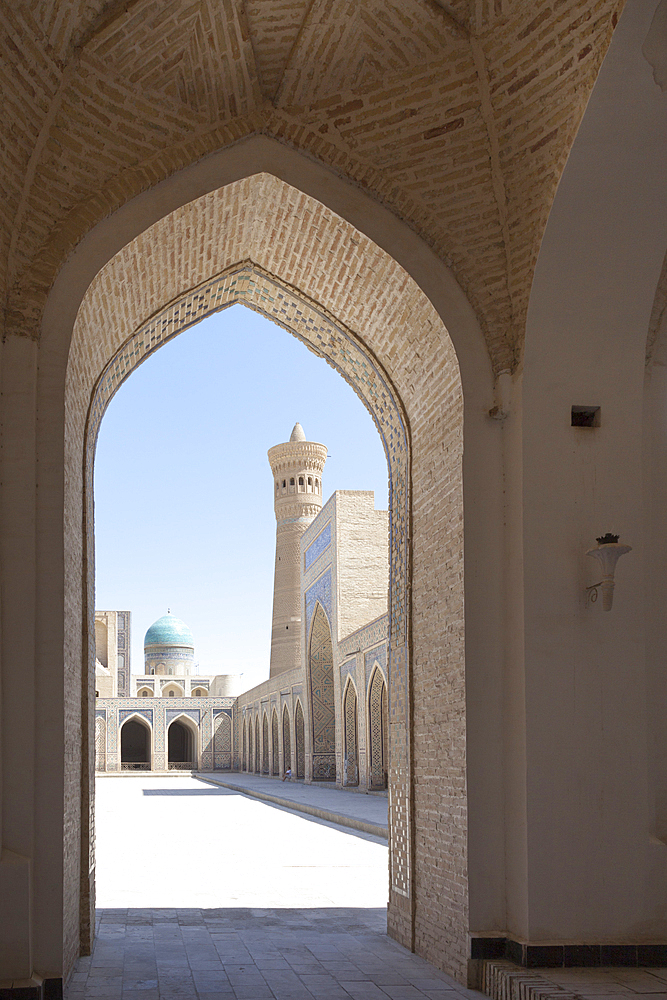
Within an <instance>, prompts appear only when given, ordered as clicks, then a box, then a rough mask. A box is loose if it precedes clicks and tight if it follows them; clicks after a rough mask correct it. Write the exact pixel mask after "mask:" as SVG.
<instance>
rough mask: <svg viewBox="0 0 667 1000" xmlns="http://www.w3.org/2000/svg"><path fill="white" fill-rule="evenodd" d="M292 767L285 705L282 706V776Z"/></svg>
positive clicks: (289, 732) (287, 711)
mask: <svg viewBox="0 0 667 1000" xmlns="http://www.w3.org/2000/svg"><path fill="white" fill-rule="evenodd" d="M291 767H292V734H291V731H290V717H289V709H288V707H287V705H284V706H283V774H284V773H285V771H287V770H288V769H289V768H291Z"/></svg>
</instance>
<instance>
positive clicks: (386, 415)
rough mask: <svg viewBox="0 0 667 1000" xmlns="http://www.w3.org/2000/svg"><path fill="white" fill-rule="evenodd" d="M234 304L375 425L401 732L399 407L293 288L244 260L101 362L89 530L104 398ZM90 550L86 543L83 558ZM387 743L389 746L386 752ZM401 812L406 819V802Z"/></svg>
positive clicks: (404, 706) (404, 640) (403, 606)
mask: <svg viewBox="0 0 667 1000" xmlns="http://www.w3.org/2000/svg"><path fill="white" fill-rule="evenodd" d="M237 303H239V304H243V305H246V306H248V307H249V308H252V309H255V310H256V311H257V312H260V313H262V314H263V315H264V316H266V317H267V318H268V319H271V320H273V321H274V322H275V323H277V324H278V325H279V326H282V327H283V328H284V329H286V330H288V331H289V332H290V333H293V334H294V335H295V336H297V337H298V338H299V339H301V340H303V341H304V342H305V343H307V344H308V345H309V346H311V347H312V348H313V349H314V350H315V351H316V352H317V353H319V354H320V355H321V356H322V357H324V358H325V359H326V360H327V361H328V362H329V364H331V366H332V367H334V368H335V369H337V370H338V371H339V372H340V373H341V374H342V375H343V377H344V378H346V380H347V381H348V382H349V383H350V385H351V386H352V387H353V388H354V389H355V391H356V392H357V394H358V395H359V396H360V398H361V399H362V400H363V401H364V402H365V403H366V405H367V406H368V408H369V410H370V412H371V414H372V415H373V418H374V420H375V423H376V426H377V428H378V432H379V434H380V436H381V438H382V442H383V445H384V448H385V453H386V455H387V460H388V463H389V510H390V522H389V551H390V593H389V608H390V611H389V619H390V623H391V658H390V665H389V669H390V670H391V671H392V703H391V720H392V725H393V724H397V725H400V726H402V731H403V732H404V733H406V734H407V731H408V724H409V717H410V716H409V703H408V691H409V687H408V677H407V669H408V662H409V658H408V642H409V635H408V627H409V622H408V603H407V594H408V584H409V580H408V558H409V542H408V535H409V509H410V495H409V489H410V480H409V472H408V469H409V455H408V439H407V434H406V425H405V421H404V419H403V416H402V410H401V406H400V403H399V401H398V399H397V397H396V396H395V394H394V392H393V390H392V389H391V387H390V385H389V381H388V379H387V378H386V376H385V375H384V373H383V372H382V371H381V370H380V368H379V366H378V365H377V363H376V362H375V361H374V360H373V359H372V358H371V357H370V355H368V353H367V352H366V351H365V350H364V348H363V346H362V344H361V343H360V341H359V340H358V339H357V338H356V336H355V335H354V334H353V333H352V332H351V331H350V330H347V329H346V328H345V327H343V326H342V325H341V324H339V323H337V322H336V321H335V320H334V319H333V318H332V317H331V316H329V315H328V314H327V313H326V312H325V310H323V309H322V308H320V307H318V306H317V305H316V304H315V303H314V302H312V301H310V300H308V299H307V298H305V297H303V296H300V295H297V294H296V293H295V292H294V290H293V289H290V288H288V287H286V286H284V285H283V284H282V283H281V282H280V281H279V280H278V279H276V278H275V277H273V276H272V275H269V274H267V273H266V272H264V271H263V270H262V269H261V268H259V267H257V266H256V265H254V264H252V263H251V262H245V263H243V264H242V265H240V266H237V267H234V268H233V269H231V270H230V271H228V272H227V273H225V274H222V275H219V276H218V277H217V278H215V279H212V280H211V281H209V282H207V283H205V284H204V285H202V286H201V287H200V288H198V289H195V290H193V291H192V292H190V293H188V294H187V295H186V296H184V297H183V298H182V299H181V300H180V301H179V302H177V303H172V304H171V305H169V306H167V307H166V308H165V309H164V310H162V311H161V312H159V313H157V314H156V315H155V316H154V317H152V318H151V319H150V320H149V321H148V322H147V323H145V324H144V325H143V326H142V327H140V328H139V329H138V330H137V332H136V333H135V334H134V335H133V336H132V337H130V338H129V339H128V341H127V342H126V343H125V344H124V345H123V347H122V348H121V349H120V351H119V352H118V353H117V354H116V356H115V357H114V358H113V359H112V361H111V362H109V364H108V365H107V367H106V368H105V370H104V372H103V373H102V375H101V376H100V379H99V381H98V384H97V386H96V389H95V392H94V395H93V399H92V402H91V406H90V410H89V415H88V437H87V443H86V475H87V482H86V502H85V512H86V518H87V524H88V525H89V526H90V527H89V530H92V524H93V489H92V477H93V460H94V453H95V442H96V439H97V434H98V430H99V424H100V421H101V418H102V416H103V414H104V411H105V409H106V407H107V405H108V403H109V400H110V399H111V397H112V396H113V395H114V393H115V392H116V390H117V389H118V388H119V386H120V385H121V384H122V382H123V381H124V380H125V378H126V377H127V376H128V375H129V374H130V372H131V371H132V370H133V369H134V368H135V367H136V366H137V364H139V362H140V361H142V360H143V359H144V358H145V357H147V356H148V355H149V354H150V353H152V352H153V351H155V350H156V349H158V348H159V347H160V346H161V345H162V344H164V343H165V342H166V341H168V340H170V339H171V338H172V337H174V336H176V335H177V334H179V333H181V332H182V331H183V330H185V329H187V328H188V327H190V326H193V325H194V324H195V323H197V322H199V321H200V320H201V319H203V318H204V317H205V316H207V315H209V314H211V313H212V312H215V311H218V310H221V309H224V308H226V307H227V306H231V305H235V304H237ZM92 551H93V547H92V545H91V546H90V547H89V552H90V553H92ZM90 560H91V561H90V565H89V576H90V579H91V580H92V578H93V566H92V555H91V556H90ZM322 603H323V604H324V603H325V602H324V601H323V602H322ZM91 606H92V604H91ZM325 606H326V605H325ZM397 688H398V689H399V690H398V691H397V692H396V693H397V697H394V693H395V691H396V689H397ZM393 745H394V740H392V747H393ZM408 767H409V759H408V747H407V745H406V746H405V747H403V750H402V762H401V766H400V768H399V770H401V771H402V770H403V768H408ZM393 773H394V768H393V766H392V774H393ZM408 788H409V784H408V783H405V784H404V783H402V782H399V784H398V785H397V786H396V787H395V788H394V790H393V793H394V797H395V798H396V799H398V798H400V797H402V796H407V794H408ZM403 809H404V812H405V813H407V809H408V799H407V797H406V798H405V801H404V804H403ZM401 836H405V838H407V836H408V828H407V827H403V829H402V833H401ZM406 843H407V841H406ZM409 868H410V863H409V849H408V847H406V853H405V855H404V856H403V857H401V858H394V864H393V865H392V871H393V872H395V871H398V870H399V869H400V871H401V872H402V874H401V876H400V879H399V883H397V884H396V888H397V889H399V891H403V890H402V889H401V888H400V887H401V886H403V885H404V884H408V883H409Z"/></svg>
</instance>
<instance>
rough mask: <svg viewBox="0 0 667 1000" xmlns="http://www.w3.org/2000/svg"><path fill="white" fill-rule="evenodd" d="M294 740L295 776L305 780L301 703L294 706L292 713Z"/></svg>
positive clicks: (304, 738)
mask: <svg viewBox="0 0 667 1000" xmlns="http://www.w3.org/2000/svg"><path fill="white" fill-rule="evenodd" d="M294 738H295V742H296V776H297V778H305V776H306V727H305V726H304V723H303V709H302V707H301V702H300V701H298V702H297V704H296V712H295V713H294Z"/></svg>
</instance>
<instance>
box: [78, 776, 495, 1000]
mask: <svg viewBox="0 0 667 1000" xmlns="http://www.w3.org/2000/svg"><path fill="white" fill-rule="evenodd" d="M235 778H236V776H235ZM250 780H253V779H252V778H251V779H250ZM254 780H259V781H261V780H265V781H267V782H268V784H270V785H271V786H272V789H275V787H276V786H277V785H278V786H280V789H281V791H282V790H283V789H285V794H287V790H288V789H289V792H290V794H294V795H295V796H296V795H298V796H302V795H303V794H304V793H303V792H302V791H301V790H302V789H303V787H304V786H300V785H295V784H292V785H291V786H289V785H287V782H286V783H285V786H287V788H285V786H283V785H282V783H280V782H273V781H271V780H270V779H254ZM255 787H257V786H255ZM316 793H321V794H322V795H324V796H339V797H340V802H341V803H343V804H344V803H345V801H346V799H347V797H348V796H349V797H350V798H354V799H358V800H360V802H363V801H364V800H365V801H366V803H369V802H375V801H376V799H375V797H374V796H364V795H359V794H355V793H345V792H336V791H335V790H333V789H321V788H317V787H315V788H312V790H311V793H310V794H311V795H313V796H314V795H315V794H316ZM96 795H97V801H96V838H97V866H96V871H97V904H98V919H97V927H98V935H97V939H96V943H95V948H94V952H93V955H92V956H91V957H89V958H83V959H79V962H78V964H77V967H76V971H75V972H74V974H73V976H72V979H71V982H70V984H69V986H68V990H67V994H66V996H67V998H68V1000H75V998H81V1000H93V998H98V1000H116V998H118V1000H158V998H165V1000H166V998H169V1000H178V998H186V997H193V998H195V997H196V998H200V1000H272V998H276V1000H311V998H321V1000H349V998H352V1000H387V998H389V1000H422V998H428V1000H463V998H466V1000H480V998H481V997H482V994H479V993H476V992H475V991H472V990H466V989H464V988H463V987H462V986H460V985H459V984H458V983H456V982H454V980H452V979H451V978H450V977H449V976H447V975H445V974H444V973H442V972H440V971H438V970H437V969H435V968H434V967H433V966H431V965H429V963H428V962H425V961H423V960H422V959H420V958H417V957H416V956H415V955H412V954H410V952H408V951H407V950H406V949H404V948H402V947H401V946H400V945H398V944H396V943H395V942H394V941H392V940H391V939H390V938H388V937H387V935H386V933H385V928H386V900H387V845H386V841H385V840H384V839H382V838H380V837H376V836H373V835H370V834H367V833H363V832H361V831H359V830H356V829H355V830H353V829H350V828H349V827H341V826H337V825H334V824H332V823H329V822H325V821H323V820H322V819H319V818H316V817H315V816H312V815H304V814H303V813H300V812H295V811H293V809H287V808H282V807H280V806H278V805H276V804H272V803H269V802H265V801H259V800H257V799H255V798H250V797H248V795H247V794H241V793H239V792H237V791H234V790H233V789H229V788H223V787H215V786H213V785H211V784H208V783H205V782H204V781H201V780H198V779H197V778H196V777H185V776H184V777H180V776H179V777H167V776H165V777H152V776H150V775H146V776H143V775H142V776H141V777H135V776H133V777H130V778H127V779H123V778H105V777H99V778H98V779H97V782H96ZM314 801H316V802H321V801H323V800H322V799H315V800H314ZM337 802H338V800H336V803H337ZM377 802H378V803H379V807H380V808H381V809H383V810H384V815H385V822H386V800H383V799H382V797H378V798H377ZM301 804H302V805H303V804H304V803H303V802H301ZM341 808H342V806H341ZM350 808H351V806H350ZM361 808H362V806H361V804H359V805H356V804H355V806H354V809H355V810H356V809H361ZM368 808H369V809H377V805H370V806H368ZM357 818H358V816H357Z"/></svg>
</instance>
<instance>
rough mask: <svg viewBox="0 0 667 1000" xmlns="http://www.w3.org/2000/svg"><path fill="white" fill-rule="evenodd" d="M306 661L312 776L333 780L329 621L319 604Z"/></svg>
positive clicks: (333, 747) (333, 743)
mask: <svg viewBox="0 0 667 1000" xmlns="http://www.w3.org/2000/svg"><path fill="white" fill-rule="evenodd" d="M308 663H309V676H310V714H311V721H312V736H313V744H312V748H313V778H314V779H316V780H319V781H323V780H324V781H332V780H335V778H336V756H335V754H336V712H335V706H334V675H333V648H332V644H331V630H330V628H329V622H328V620H327V616H326V615H325V613H324V611H323V610H322V607H321V605H319V604H318V605H317V608H316V610H315V615H314V617H313V625H312V628H311V631H310V650H309V656H308Z"/></svg>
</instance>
